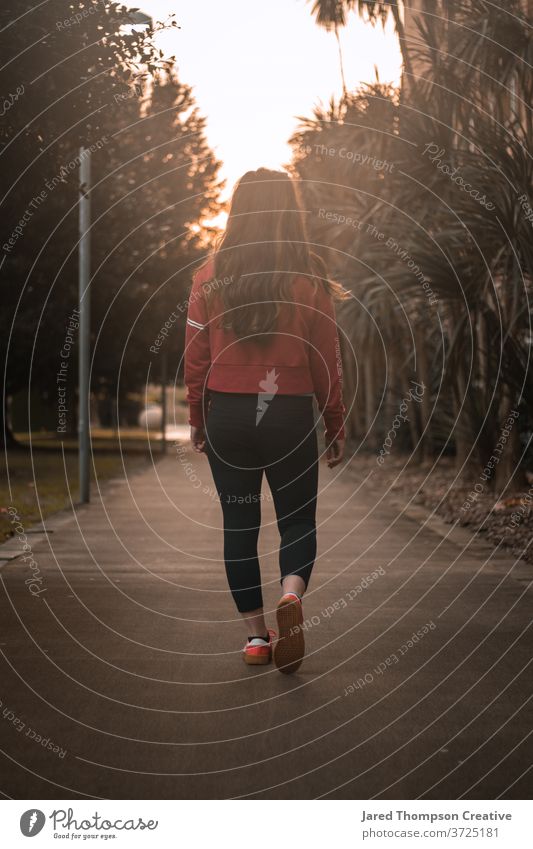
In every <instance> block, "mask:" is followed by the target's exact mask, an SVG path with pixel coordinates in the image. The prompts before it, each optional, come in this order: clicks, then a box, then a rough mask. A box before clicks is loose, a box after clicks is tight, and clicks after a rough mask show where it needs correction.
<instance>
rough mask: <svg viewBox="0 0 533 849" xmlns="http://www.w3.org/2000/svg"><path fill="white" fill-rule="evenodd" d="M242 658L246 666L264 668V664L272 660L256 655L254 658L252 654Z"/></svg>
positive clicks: (266, 656) (244, 655)
mask: <svg viewBox="0 0 533 849" xmlns="http://www.w3.org/2000/svg"><path fill="white" fill-rule="evenodd" d="M242 658H243V660H244V662H245V663H246V664H247V665H248V666H266V664H267V663H270V661H271V660H272V658H271V657H269V656H268V655H265V656H264V657H261V656H257V655H255V656H254V655H253V654H252V655H247V654H243V656H242Z"/></svg>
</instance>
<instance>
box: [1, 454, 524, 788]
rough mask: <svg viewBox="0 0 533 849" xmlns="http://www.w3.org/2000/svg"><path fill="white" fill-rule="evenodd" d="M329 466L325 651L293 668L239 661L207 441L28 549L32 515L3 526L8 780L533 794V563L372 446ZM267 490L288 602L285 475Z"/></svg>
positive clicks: (39, 784) (268, 563) (270, 580)
mask: <svg viewBox="0 0 533 849" xmlns="http://www.w3.org/2000/svg"><path fill="white" fill-rule="evenodd" d="M320 483H321V488H322V490H323V491H322V495H321V500H320V509H319V521H320V530H319V558H318V562H317V565H316V569H315V573H314V577H313V581H312V586H311V589H310V592H309V594H308V596H307V597H306V605H305V615H306V617H307V620H308V625H309V627H308V630H307V637H306V639H307V644H308V657H307V659H306V661H305V663H304V665H303V666H302V668H301V670H300V672H299V673H298V674H296V675H294V676H284V675H281V674H280V673H278V672H277V671H276V670H275V669H274V668H273V667H266V668H261V667H259V668H253V667H246V666H245V665H244V663H243V662H242V659H241V654H240V651H241V648H242V644H243V633H242V626H241V624H240V622H238V621H236V619H235V615H234V612H233V608H232V604H231V598H230V596H229V594H228V592H227V589H226V585H225V575H224V571H223V566H222V563H221V560H220V558H221V551H222V548H221V533H220V506H219V504H218V502H217V500H216V498H215V497H214V493H213V489H212V481H211V477H210V474H209V470H208V466H207V461H206V459H205V458H204V457H200V458H198V457H197V456H193V455H192V454H190V453H189V452H188V451H187V452H185V453H183V452H182V453H179V452H178V453H177V452H176V449H175V447H172V448H171V449H170V451H169V455H168V457H167V458H166V459H165V460H163V461H161V462H159V463H158V464H157V465H155V466H154V467H153V468H150V469H149V470H147V471H145V472H143V473H141V474H138V475H136V476H135V477H133V478H131V479H130V480H129V481H115V482H112V483H111V484H109V485H108V486H107V488H106V489H105V491H104V492H103V494H102V495H101V496H100V495H99V494H98V492H96V493H94V500H93V504H92V505H91V506H90V507H84V508H80V509H78V510H77V511H76V512H75V513H71V514H70V515H68V514H67V515H66V514H63V515H60V516H58V517H55V518H54V519H52V520H51V521H50V522H49V523H48V524H47V527H48V529H49V533H48V536H44V535H42V534H41V535H39V534H28V536H27V540H28V544H30V545H31V551H30V550H28V549H27V550H26V552H25V557H26V561H24V560H23V559H22V558H21V557H14V558H13V559H8V558H9V557H12V556H13V555H16V554H18V553H19V551H20V549H19V544H20V543H23V542H24V539H23V538H22V537H19V539H18V541H17V539H14V540H13V541H12V542H10V543H9V544H8V545H7V547H4V549H3V550H1V551H0V563H2V564H3V565H2V566H1V568H0V579H1V581H2V587H1V594H0V595H1V601H0V605H1V610H0V616H1V622H2V634H1V638H0V639H1V642H0V651H1V655H0V664H1V689H0V699H1V701H2V705H1V713H2V717H1V719H2V721H1V722H0V734H1V748H2V752H3V755H2V766H1V784H0V789H1V790H2V792H3V793H4V794H5V795H6V796H8V797H14V798H27V799H39V798H40V799H43V798H70V797H79V798H90V797H101V798H163V799H169V798H178V799H183V798H230V797H243V796H244V797H250V798H259V799H267V798H297V799H302V798H316V797H322V796H324V797H328V798H374V797H376V798H400V799H402V798H404V799H414V798H417V797H421V798H435V799H437V798H438V799H442V798H444V799H445V798H459V797H465V798H483V799H485V798H488V799H490V798H496V797H500V796H501V797H508V798H528V797H529V798H530V797H531V787H532V783H533V770H532V769H531V765H532V760H533V759H532V746H531V738H529V739H528V735H530V734H531V730H532V728H533V704H532V701H531V695H532V692H533V684H532V682H533V676H532V674H531V656H532V652H531V649H532V644H533V641H532V638H531V629H530V627H529V626H530V623H531V611H532V594H531V588H530V586H529V581H530V580H531V578H532V577H533V574H532V573H533V569H532V568H531V567H527V566H525V565H524V564H521V563H518V564H516V563H515V562H514V561H513V560H512V559H510V558H509V557H505V556H500V555H499V554H498V553H497V552H496V553H495V552H494V551H493V550H492V549H491V548H489V547H488V546H485V545H484V544H483V543H478V542H477V541H475V540H472V538H471V537H470V535H468V534H467V533H466V532H458V533H457V534H452V538H450V539H447V538H445V536H444V535H445V534H447V533H448V532H449V530H450V528H449V526H444V527H443V526H441V525H440V524H439V522H438V521H436V522H432V523H431V524H430V525H429V526H427V527H424V526H423V525H422V524H421V515H420V514H419V513H415V512H411V513H408V514H407V515H405V514H402V511H401V510H400V509H399V508H398V507H397V506H395V505H394V504H393V503H392V502H391V501H388V500H387V499H386V498H382V496H383V495H384V493H382V492H380V484H379V480H378V479H377V478H376V476H373V478H372V479H371V480H370V481H367V482H366V483H365V482H364V481H363V480H361V479H360V477H359V475H358V471H357V465H355V467H354V468H352V469H351V470H349V471H345V472H344V473H343V474H342V475H341V476H337V477H336V476H335V474H334V473H333V472H331V471H329V470H328V469H327V468H326V467H325V466H324V467H322V468H321V481H320ZM409 497H410V493H406V500H407V499H408V498H409ZM263 508H264V509H263V515H264V523H265V524H264V529H263V530H262V532H261V538H260V547H261V551H262V555H263V556H262V564H263V566H262V568H263V576H264V582H265V585H266V590H265V600H266V603H267V606H268V608H269V610H270V611H271V610H272V608H273V607H274V606H275V603H276V601H277V598H278V595H279V586H278V576H277V563H276V546H277V530H276V527H275V525H274V524H273V518H274V516H273V509H272V504H271V502H270V500H269V493H268V489H267V488H266V485H265V490H264V501H263ZM1 558H4V559H3V560H2V559H1ZM270 619H271V620H272V624H273V616H272V615H270ZM417 632H418V634H417ZM413 635H415V636H414V637H413ZM528 770H529V771H528Z"/></svg>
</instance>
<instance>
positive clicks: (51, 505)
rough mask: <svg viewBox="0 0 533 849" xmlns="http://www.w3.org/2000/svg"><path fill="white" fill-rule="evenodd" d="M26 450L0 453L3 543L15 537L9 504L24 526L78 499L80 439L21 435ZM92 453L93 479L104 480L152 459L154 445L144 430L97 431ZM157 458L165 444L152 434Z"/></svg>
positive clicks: (140, 466) (0, 539)
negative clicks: (77, 441) (62, 441)
mask: <svg viewBox="0 0 533 849" xmlns="http://www.w3.org/2000/svg"><path fill="white" fill-rule="evenodd" d="M17 438H18V439H19V441H20V442H22V443H23V444H25V448H24V449H19V450H15V451H8V452H7V462H6V454H5V452H4V453H2V455H1V456H0V471H1V477H0V542H2V541H5V540H6V539H7V538H8V537H10V536H12V525H11V519H10V515H9V513H8V512H7V508H8V507H10V506H13V507H15V508H16V510H17V512H18V514H19V516H20V518H21V520H22V524H23V525H24V527H25V528H29V527H31V526H32V525H34V524H36V523H38V522H40V521H41V520H42V517H46V516H49V515H50V514H51V513H55V512H57V511H58V510H62V509H63V508H65V507H67V506H69V505H70V501H71V499H72V501H74V502H76V501H77V500H78V455H77V445H76V441H75V440H74V439H73V440H67V441H66V442H64V443H63V444H64V447H65V452H64V454H63V452H62V450H61V443H60V442H58V441H57V438H54V436H52V435H47V434H41V433H39V434H35V435H33V436H32V437H31V446H32V451H30V445H29V440H30V437H29V435H28V434H26V435H22V434H17ZM92 443H93V454H92V457H91V460H90V464H91V481H92V484H93V486H94V485H95V483H96V479H97V480H98V483H103V482H105V481H106V480H109V479H110V478H118V477H121V478H122V477H124V474H125V473H124V469H125V470H126V474H128V475H129V474H131V473H132V472H134V471H137V470H140V469H142V468H143V466H145V465H147V463H148V462H150V450H149V449H150V445H149V443H148V439H147V438H146V434H145V433H143V432H142V431H140V430H135V432H133V433H132V432H129V433H128V432H126V433H123V432H122V430H121V432H120V443H121V446H122V453H121V446H120V444H119V440H118V437H117V436H116V434H113V433H112V432H110V431H103V430H102V431H98V433H95V434H93V439H92ZM151 450H152V455H153V457H154V458H157V457H159V456H160V455H161V447H160V444H159V443H158V442H157V441H156V440H154V439H153V437H152V442H151ZM41 514H42V515H41Z"/></svg>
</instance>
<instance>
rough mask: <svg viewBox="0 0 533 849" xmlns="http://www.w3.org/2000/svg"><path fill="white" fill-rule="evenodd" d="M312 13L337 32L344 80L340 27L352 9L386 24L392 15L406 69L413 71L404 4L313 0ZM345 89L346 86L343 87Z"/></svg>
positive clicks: (323, 24) (355, 0) (329, 28)
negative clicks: (405, 26)
mask: <svg viewBox="0 0 533 849" xmlns="http://www.w3.org/2000/svg"><path fill="white" fill-rule="evenodd" d="M312 2H313V7H312V9H311V12H312V14H313V15H314V16H315V19H316V22H317V24H318V25H319V26H321V27H324V29H326V30H328V31H331V30H333V31H334V32H335V37H336V38H337V43H338V44H339V54H340V60H341V74H342V75H343V80H344V70H343V63H342V52H341V49H340V41H339V33H338V31H339V28H340V27H343V26H346V21H347V18H348V14H349V12H351V11H354V12H356V13H357V14H359V15H361V17H364V18H366V19H367V20H370V21H371V22H372V23H376V22H377V21H381V24H382V25H383V26H384V25H385V23H386V21H387V18H388V16H389V14H391V15H392V17H393V20H394V26H395V29H396V32H397V33H398V39H399V42H400V50H401V51H402V58H403V63H404V67H405V70H406V72H407V73H408V74H410V73H411V70H412V68H411V58H410V55H409V50H408V48H407V44H406V40H405V29H404V24H403V19H402V15H401V8H402V5H403V4H401V3H400V2H390V3H383V2H378V0H312ZM343 90H344V91H345V88H344V89H343Z"/></svg>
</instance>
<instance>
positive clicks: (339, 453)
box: [326, 439, 344, 469]
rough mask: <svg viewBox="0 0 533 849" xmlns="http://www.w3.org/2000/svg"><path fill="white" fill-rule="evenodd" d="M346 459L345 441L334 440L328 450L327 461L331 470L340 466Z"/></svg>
mask: <svg viewBox="0 0 533 849" xmlns="http://www.w3.org/2000/svg"><path fill="white" fill-rule="evenodd" d="M343 457H344V439H334V440H333V442H332V443H331V444H330V445H328V447H327V449H326V459H327V461H328V466H329V468H330V469H332V468H333V466H338V465H339V463H340V462H341V460H342V458H343Z"/></svg>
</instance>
